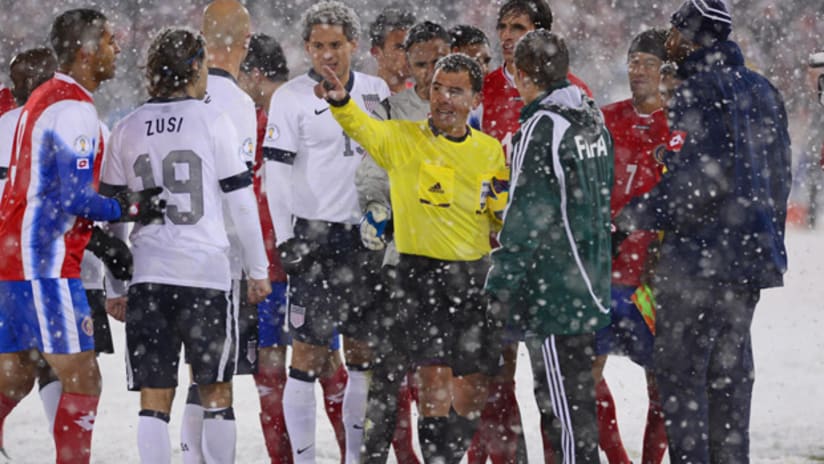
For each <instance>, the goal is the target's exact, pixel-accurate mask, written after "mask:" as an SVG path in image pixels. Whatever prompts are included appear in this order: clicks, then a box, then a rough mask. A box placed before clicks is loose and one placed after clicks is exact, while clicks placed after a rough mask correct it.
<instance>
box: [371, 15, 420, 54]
mask: <svg viewBox="0 0 824 464" xmlns="http://www.w3.org/2000/svg"><path fill="white" fill-rule="evenodd" d="M415 21H416V19H415V13H413V12H412V11H410V10H407V9H405V8H401V7H399V6H389V7H386V8H384V9H383V11H381V12H380V14H378V17H377V18H375V22H373V23H372V24H371V25H369V40H370V41H371V43H372V46H373V47H383V45H384V44H385V43H386V34H389V33H390V32H392V31H394V30H398V29H409V28H410V27H412V25H413V24H415Z"/></svg>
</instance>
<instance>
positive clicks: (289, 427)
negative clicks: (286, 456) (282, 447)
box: [283, 376, 315, 464]
mask: <svg viewBox="0 0 824 464" xmlns="http://www.w3.org/2000/svg"><path fill="white" fill-rule="evenodd" d="M283 415H284V416H285V418H286V431H287V432H289V440H290V441H291V442H292V461H293V462H294V463H295V464H298V463H303V462H305V463H314V462H315V382H307V381H305V380H299V379H296V378H294V377H291V376H290V377H289V378H288V379H286V386H285V387H284V388H283Z"/></svg>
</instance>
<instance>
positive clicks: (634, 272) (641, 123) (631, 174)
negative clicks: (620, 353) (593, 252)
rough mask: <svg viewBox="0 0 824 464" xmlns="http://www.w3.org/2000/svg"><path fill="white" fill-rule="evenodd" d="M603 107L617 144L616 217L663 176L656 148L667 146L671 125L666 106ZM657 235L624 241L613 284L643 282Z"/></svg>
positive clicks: (649, 233)
mask: <svg viewBox="0 0 824 464" xmlns="http://www.w3.org/2000/svg"><path fill="white" fill-rule="evenodd" d="M601 110H602V111H603V113H604V120H605V122H606V125H607V129H609V132H610V134H612V139H613V142H614V146H615V180H614V183H613V185H612V199H611V201H610V209H611V210H612V211H611V212H612V217H613V218H615V216H617V215H618V213H619V212H620V211H621V209H623V208H624V206H626V205H627V203H629V201H630V200H632V199H633V198H635V197H637V196H640V195H643V194H645V193H647V192H649V191H650V190H652V188H653V187H654V186H655V184H657V183H658V181H659V180H660V179H661V173H662V170H663V165H662V164H661V163H660V162H659V161H658V160H657V159H656V150H663V148H664V147H665V146H666V143H667V138H668V134H669V128H668V127H667V117H666V114H665V113H664V110H663V109H659V110H657V111H655V112H654V113H652V114H638V112H637V111H635V107H634V106H632V101H631V100H624V101H620V102H617V103H613V104H611V105H607V106H605V107H604V108H602V109H601ZM657 237H658V234H657V232H652V231H636V232H633V233H632V234H631V235H630V236H629V237H628V238H627V239H626V240H625V241H624V242H623V243H622V244H621V247H620V248H619V253H618V255H617V256H616V257H615V259H613V260H612V282H613V283H615V284H619V285H627V286H637V285H639V284H640V278H641V275H642V273H643V272H644V265H645V264H646V262H647V255H648V249H649V246H650V243H652V241H653V240H656V239H657Z"/></svg>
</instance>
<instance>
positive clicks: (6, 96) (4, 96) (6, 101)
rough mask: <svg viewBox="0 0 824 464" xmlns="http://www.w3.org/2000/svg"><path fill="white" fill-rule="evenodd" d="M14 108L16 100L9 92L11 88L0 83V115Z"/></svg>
mask: <svg viewBox="0 0 824 464" xmlns="http://www.w3.org/2000/svg"><path fill="white" fill-rule="evenodd" d="M14 108H17V102H16V101H15V100H14V95H12V94H11V90H10V89H9V88H7V87H5V86H3V85H0V116H2V115H3V113H5V112H7V111H11V110H13V109H14Z"/></svg>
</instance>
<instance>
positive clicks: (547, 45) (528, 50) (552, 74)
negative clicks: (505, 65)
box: [515, 29, 569, 89]
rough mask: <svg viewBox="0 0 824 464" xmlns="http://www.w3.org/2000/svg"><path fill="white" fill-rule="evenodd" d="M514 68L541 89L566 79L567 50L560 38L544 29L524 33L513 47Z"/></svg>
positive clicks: (567, 67)
mask: <svg viewBox="0 0 824 464" xmlns="http://www.w3.org/2000/svg"><path fill="white" fill-rule="evenodd" d="M515 67H516V68H518V69H520V70H521V71H523V72H524V73H526V75H527V76H528V77H529V78H530V79H531V80H532V82H534V83H535V85H536V86H538V87H540V88H542V89H548V88H549V87H551V86H552V85H553V84H555V83H557V82H561V81H563V80H564V79H566V76H567V73H569V50H567V46H566V42H564V39H562V38H561V36H559V35H557V34H553V33H552V32H549V31H548V30H546V29H538V30H535V31H531V32H528V33H526V35H524V36H523V37H521V40H519V41H518V45H516V46H515Z"/></svg>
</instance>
